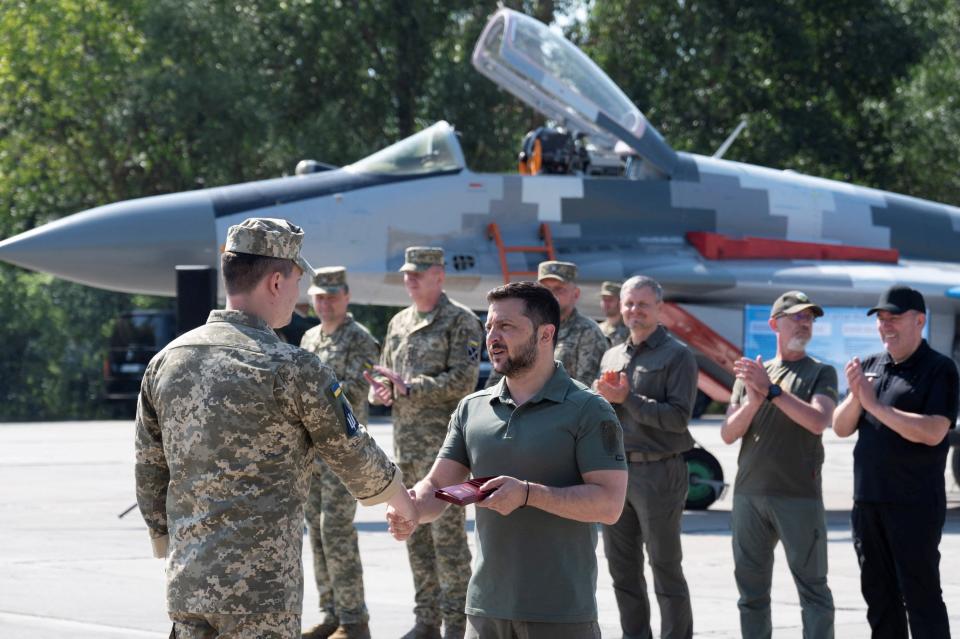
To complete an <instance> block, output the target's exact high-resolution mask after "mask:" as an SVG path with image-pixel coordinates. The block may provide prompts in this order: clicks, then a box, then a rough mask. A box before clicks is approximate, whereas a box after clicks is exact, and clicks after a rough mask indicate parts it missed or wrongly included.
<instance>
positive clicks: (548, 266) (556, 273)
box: [537, 260, 577, 283]
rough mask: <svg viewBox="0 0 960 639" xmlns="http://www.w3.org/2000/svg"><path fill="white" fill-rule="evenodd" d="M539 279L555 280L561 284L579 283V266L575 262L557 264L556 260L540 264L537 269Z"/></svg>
mask: <svg viewBox="0 0 960 639" xmlns="http://www.w3.org/2000/svg"><path fill="white" fill-rule="evenodd" d="M537 279H538V280H548V279H555V280H560V281H561V282H571V283H574V282H576V281H577V265H576V264H574V263H573V262H557V261H556V260H550V261H547V262H540V266H539V268H537Z"/></svg>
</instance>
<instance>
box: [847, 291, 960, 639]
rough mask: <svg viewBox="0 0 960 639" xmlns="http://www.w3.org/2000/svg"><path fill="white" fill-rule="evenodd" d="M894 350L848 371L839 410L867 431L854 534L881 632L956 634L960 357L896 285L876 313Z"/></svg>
mask: <svg viewBox="0 0 960 639" xmlns="http://www.w3.org/2000/svg"><path fill="white" fill-rule="evenodd" d="M873 313H876V314H877V328H878V329H879V331H880V339H881V340H882V341H883V346H884V350H885V352H883V353H878V354H875V355H871V356H869V357H867V358H866V359H864V360H863V362H861V361H860V360H859V359H858V358H856V357H855V358H853V359H852V360H850V362H848V363H847V365H846V367H845V368H844V372H845V373H846V375H847V382H848V384H849V387H850V394H849V395H847V397H846V399H844V400H843V402H842V403H841V404H840V406H839V407H838V408H837V411H836V413H835V414H834V418H833V429H834V431H835V432H836V433H837V435H839V436H840V437H848V436H850V435H852V434H853V432H854V431H859V433H860V434H859V438H858V439H857V445H856V447H855V448H854V452H853V476H854V506H853V513H852V517H851V518H852V524H853V540H854V548H855V549H856V551H857V557H858V559H859V560H860V588H861V591H862V592H863V598H864V599H865V600H866V602H867V620H868V621H869V622H870V627H871V628H872V630H873V636H874V637H875V638H876V637H904V638H905V637H907V624H908V619H909V626H910V632H911V634H912V635H913V636H914V637H923V638H924V639H926V638H929V637H935V638H936V637H947V638H948V637H950V625H949V621H948V620H947V608H946V606H945V605H944V603H943V595H942V592H941V590H940V550H939V546H940V535H941V533H942V531H943V522H944V516H945V512H946V490H945V488H944V480H943V474H944V470H945V467H946V463H947V450H948V449H949V445H948V443H947V431H948V430H949V429H951V428H953V426H954V422H955V421H956V419H957V396H958V392H960V391H958V377H957V367H956V366H955V365H954V363H953V361H952V360H951V359H950V358H948V357H946V356H944V355H941V354H940V353H937V352H936V351H934V350H933V349H931V348H930V346H928V345H927V342H926V340H924V339H923V326H924V324H925V323H926V311H925V305H924V301H923V296H922V295H921V294H920V293H919V292H918V291H915V290H913V289H911V288H908V287H906V286H893V287H891V288H890V289H889V290H887V291H886V292H885V293H884V294H883V295H881V296H880V301H879V302H878V303H877V306H875V307H873V308H872V309H870V312H869V314H871V315H872V314H873Z"/></svg>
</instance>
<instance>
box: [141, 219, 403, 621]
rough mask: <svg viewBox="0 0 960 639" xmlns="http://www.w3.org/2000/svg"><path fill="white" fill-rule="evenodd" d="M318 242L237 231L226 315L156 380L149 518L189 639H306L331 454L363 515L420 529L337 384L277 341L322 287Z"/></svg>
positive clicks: (157, 372)
mask: <svg viewBox="0 0 960 639" xmlns="http://www.w3.org/2000/svg"><path fill="white" fill-rule="evenodd" d="M302 241H303V231H302V230H301V229H300V228H299V227H297V226H294V225H292V224H290V223H289V222H286V221H285V220H274V219H264V218H259V219H257V218H254V219H249V220H246V221H245V222H243V223H242V224H239V225H236V226H232V227H230V229H229V231H228V233H227V241H226V245H225V252H224V254H223V256H222V258H221V259H222V269H223V276H224V285H225V289H226V293H227V308H226V310H222V311H220V310H216V311H212V312H211V313H210V318H209V319H208V320H207V323H206V324H205V325H204V326H201V327H199V328H197V329H194V330H192V331H190V332H188V333H186V334H184V335H182V336H180V337H178V338H177V339H175V340H174V341H173V342H171V343H170V344H169V345H168V346H167V347H166V348H164V349H163V350H162V351H161V352H160V353H158V354H157V355H156V356H155V357H154V358H153V359H152V360H151V362H150V364H149V366H148V367H147V370H146V373H145V374H144V378H143V384H142V386H141V389H140V399H139V405H138V408H137V421H136V486H137V503H138V505H139V507H140V512H141V513H142V514H143V518H144V520H145V521H146V523H147V528H148V530H149V533H150V538H151V540H152V542H153V546H154V552H155V554H156V555H157V556H158V557H164V556H165V557H166V560H167V609H168V611H169V614H170V618H171V619H172V620H173V622H174V627H173V636H175V637H178V638H180V639H183V638H187V639H201V638H202V639H213V638H215V637H220V636H229V637H231V638H236V639H255V638H256V639H273V638H278V639H293V638H299V636H300V613H301V609H302V603H303V566H302V563H301V549H302V543H303V516H304V515H303V505H304V501H305V500H306V497H307V490H308V487H309V480H310V475H311V470H312V465H313V462H314V459H315V457H316V456H317V454H319V455H320V456H321V457H323V459H324V460H325V461H326V463H327V464H328V465H329V466H330V468H331V469H332V470H333V471H334V472H335V473H336V474H337V475H338V476H339V477H340V478H341V479H342V480H343V481H344V482H345V483H346V485H347V487H348V488H349V490H350V492H351V494H353V495H354V496H356V497H357V498H358V499H360V500H361V502H362V503H364V504H376V503H381V502H384V501H387V502H388V503H390V504H391V505H393V504H397V505H399V507H400V508H402V509H403V510H404V511H405V512H406V513H407V514H406V515H405V516H406V517H407V519H410V520H416V518H417V517H418V515H417V513H416V509H415V508H414V507H413V506H412V502H411V501H410V498H409V495H408V494H407V491H406V490H405V489H404V487H403V483H402V481H401V474H400V472H399V470H398V469H397V467H396V466H395V465H394V464H393V463H392V462H390V460H389V458H388V457H387V455H386V454H385V453H384V452H383V451H382V450H381V449H380V448H379V447H378V446H377V445H376V443H375V442H374V441H373V439H371V437H370V436H369V434H368V433H367V431H366V429H365V428H364V426H363V425H361V424H359V423H358V422H357V420H356V418H355V417H354V416H353V414H352V412H351V410H350V405H349V404H348V403H347V402H346V400H345V399H344V398H343V391H342V390H341V388H340V386H339V384H338V383H337V379H336V376H335V375H334V374H333V371H332V370H331V369H330V368H328V367H327V366H325V365H323V364H322V363H321V362H320V360H319V359H318V358H317V356H316V355H313V354H312V353H308V352H307V351H304V350H302V349H300V348H297V347H295V346H291V345H289V344H285V343H283V342H281V341H280V340H279V338H278V337H277V336H276V334H275V333H274V332H273V331H272V330H271V328H277V327H280V326H283V325H284V324H285V323H286V322H288V321H289V320H290V314H291V312H292V310H293V306H294V304H295V303H296V301H297V297H298V296H299V293H300V290H299V282H300V278H301V276H302V274H303V272H312V269H311V268H310V265H309V264H308V263H307V262H306V260H304V259H303V258H302V257H301V256H300V245H301V243H302ZM393 532H394V535H395V536H398V535H397V533H396V530H395V529H394V531H393Z"/></svg>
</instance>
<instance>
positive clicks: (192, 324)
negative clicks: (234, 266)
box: [177, 266, 217, 335]
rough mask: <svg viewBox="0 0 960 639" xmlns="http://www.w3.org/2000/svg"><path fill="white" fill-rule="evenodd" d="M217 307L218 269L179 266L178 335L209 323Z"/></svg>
mask: <svg viewBox="0 0 960 639" xmlns="http://www.w3.org/2000/svg"><path fill="white" fill-rule="evenodd" d="M216 307H217V269H215V268H213V267H212V266H177V335H182V334H183V333H186V332H187V331H189V330H191V329H194V328H196V327H198V326H200V325H202V324H205V323H206V321H207V316H208V315H210V311H212V310H213V309H215V308H216Z"/></svg>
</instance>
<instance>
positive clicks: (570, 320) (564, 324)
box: [560, 307, 580, 326]
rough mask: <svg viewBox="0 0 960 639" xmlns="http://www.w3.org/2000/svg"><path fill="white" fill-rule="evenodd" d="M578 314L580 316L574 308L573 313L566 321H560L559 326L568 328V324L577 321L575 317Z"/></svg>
mask: <svg viewBox="0 0 960 639" xmlns="http://www.w3.org/2000/svg"><path fill="white" fill-rule="evenodd" d="M579 314H580V312H579V311H577V309H576V307H574V309H573V311H571V312H570V317H568V318H567V319H565V320H563V321H561V322H560V326H569V325H570V324H572V323H573V321H574V320H575V319H577V316H578V315H579Z"/></svg>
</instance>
